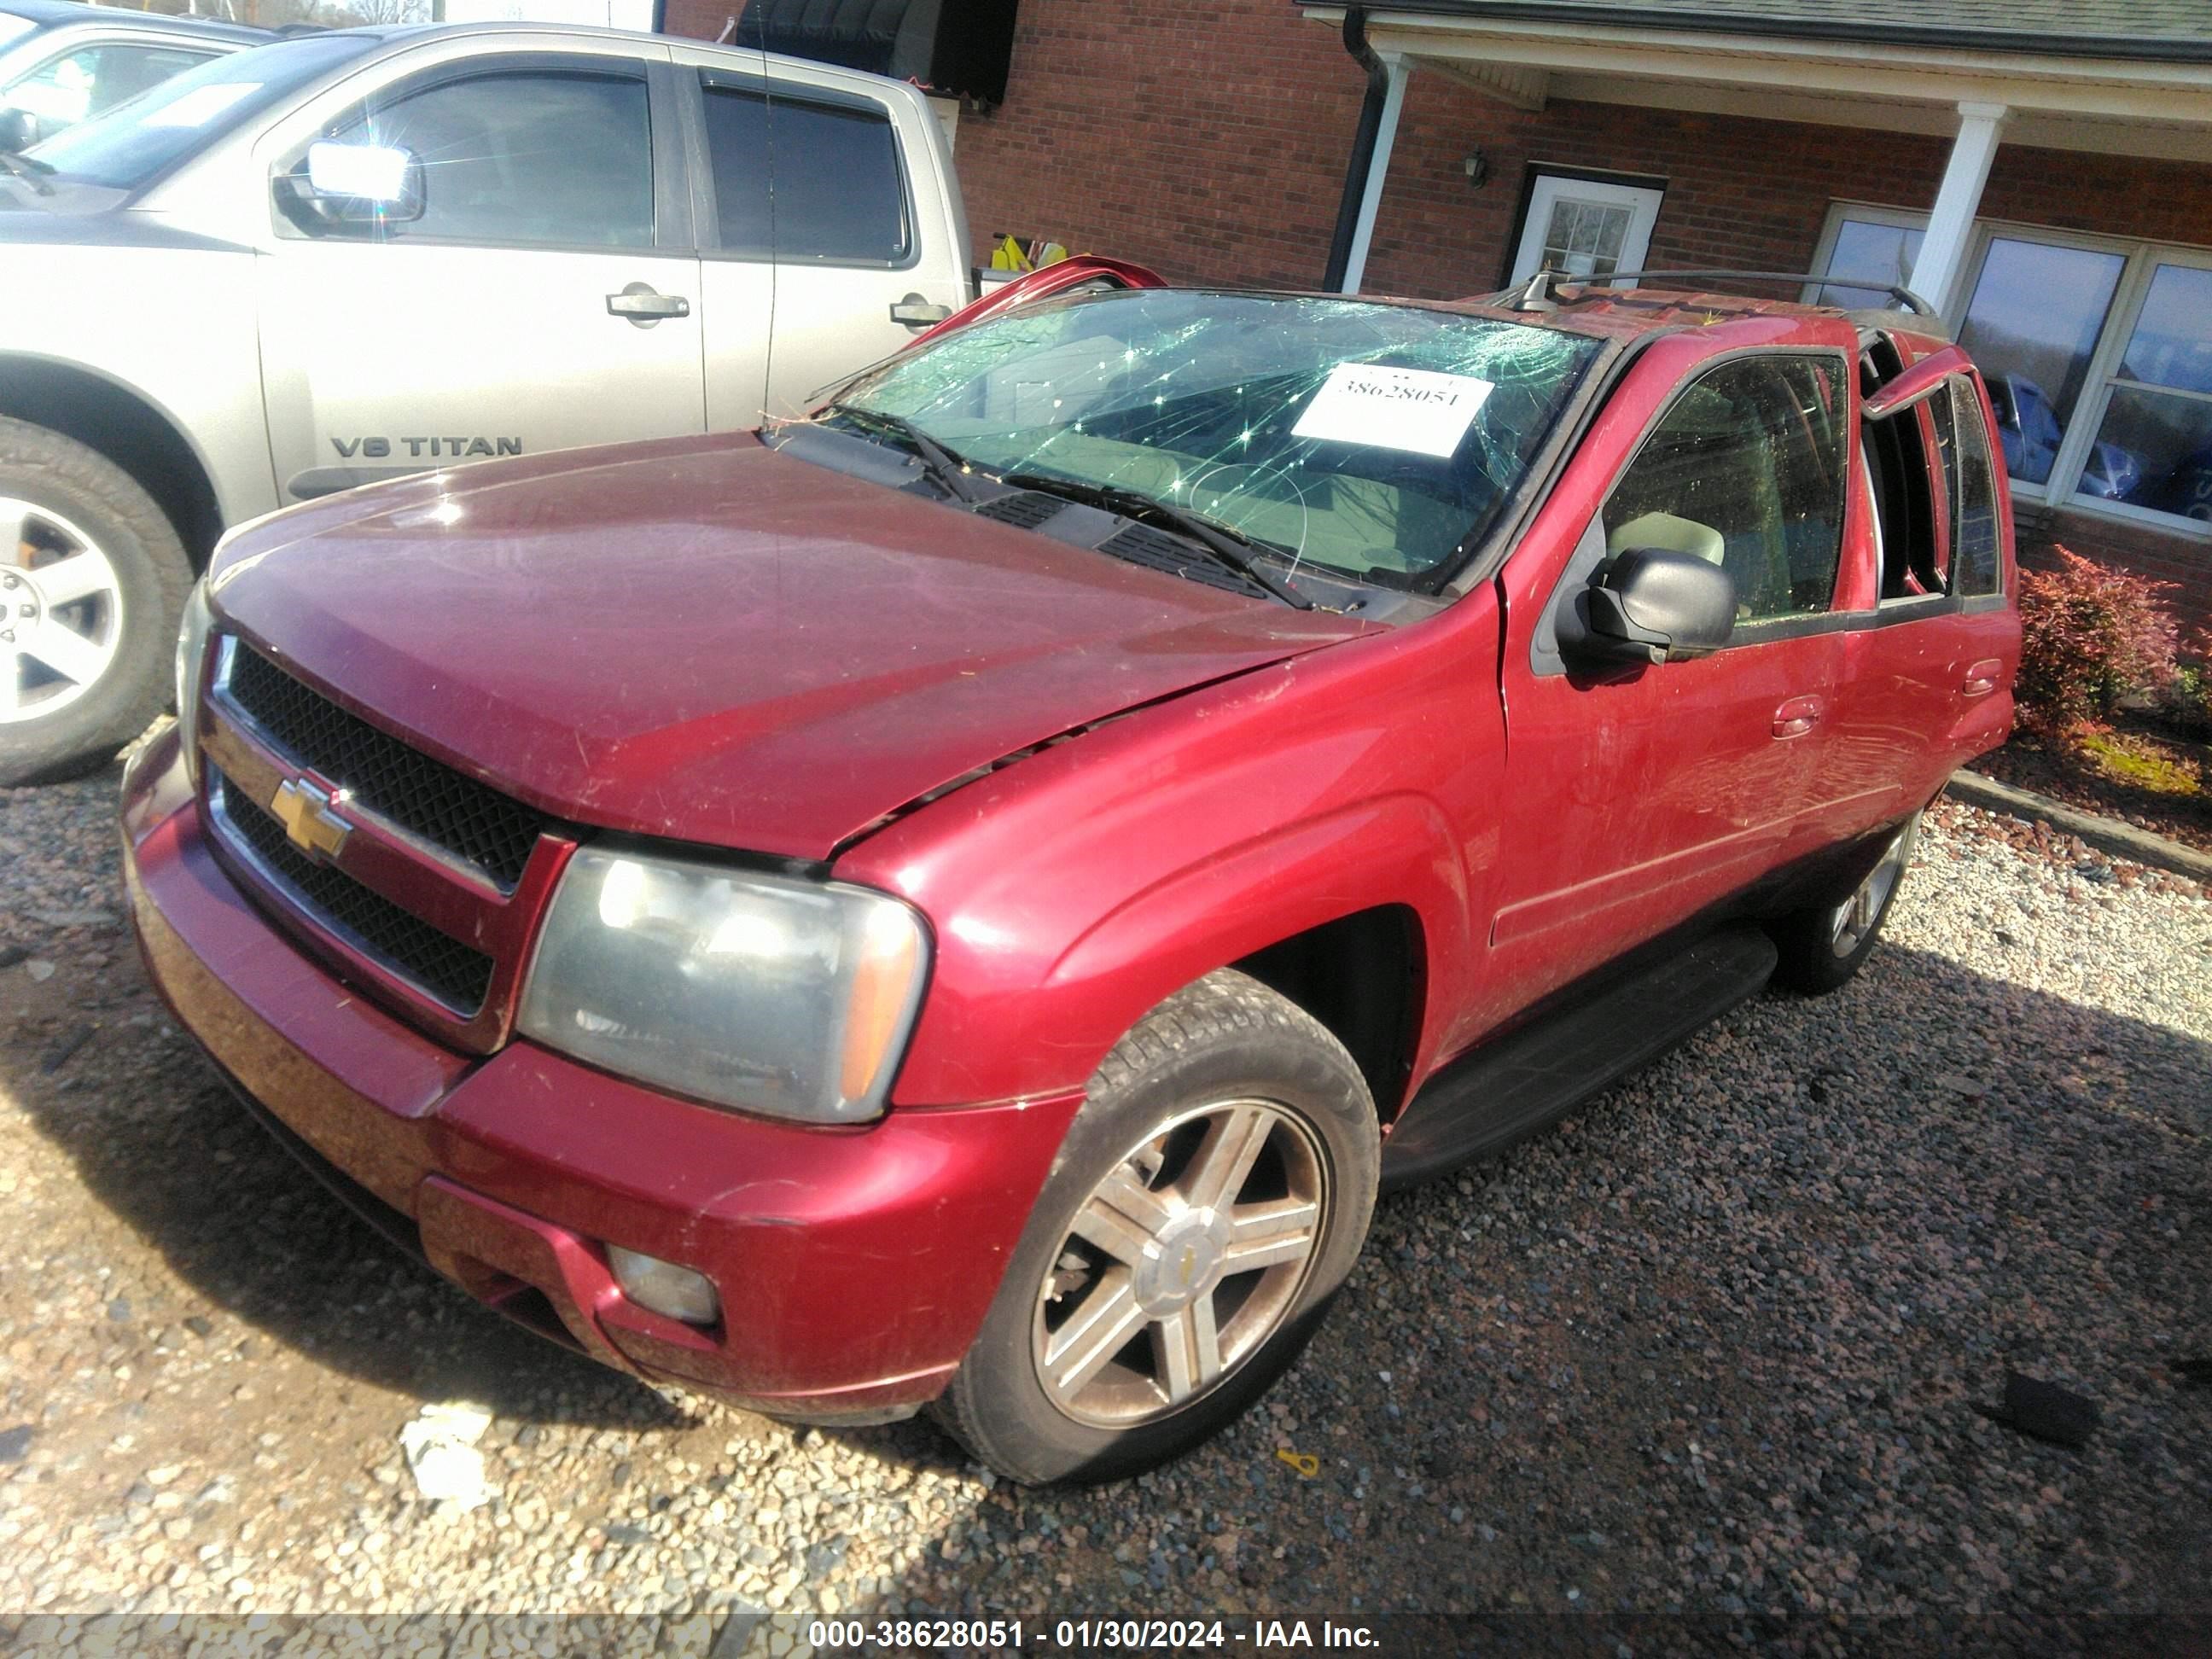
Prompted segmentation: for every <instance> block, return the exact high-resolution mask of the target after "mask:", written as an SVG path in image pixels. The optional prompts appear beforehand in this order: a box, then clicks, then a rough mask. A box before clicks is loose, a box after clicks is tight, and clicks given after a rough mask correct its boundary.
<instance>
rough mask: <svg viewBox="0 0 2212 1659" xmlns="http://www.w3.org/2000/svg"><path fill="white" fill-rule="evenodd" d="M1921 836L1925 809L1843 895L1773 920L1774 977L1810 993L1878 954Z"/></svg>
mask: <svg viewBox="0 0 2212 1659" xmlns="http://www.w3.org/2000/svg"><path fill="white" fill-rule="evenodd" d="M1919 836H1920V814H1919V813H1917V812H1915V813H1914V814H1913V815H1912V816H1911V817H1909V818H1907V819H1905V822H1904V823H1902V824H1900V825H1899V826H1898V828H1897V829H1896V831H1895V832H1894V833H1893V835H1892V836H1890V838H1889V840H1888V841H1887V842H1886V843H1884V845H1883V847H1882V850H1881V858H1880V859H1879V860H1877V861H1876V862H1875V866H1874V868H1873V869H1871V870H1869V871H1868V872H1867V873H1866V875H1865V877H1864V878H1863V879H1862V880H1861V881H1860V882H1859V884H1858V885H1857V886H1856V887H1854V888H1853V889H1852V890H1850V892H1849V893H1848V894H1846V895H1844V897H1843V898H1841V899H1840V900H1837V901H1835V902H1830V903H1826V904H1814V905H1808V907H1807V908H1804V909H1802V910H1799V911H1796V912H1794V913H1792V914H1791V915H1787V916H1784V918H1782V919H1781V920H1780V921H1777V922H1773V923H1771V924H1770V925H1769V927H1768V928H1767V931H1768V933H1771V934H1772V936H1773V939H1774V945H1775V950H1776V951H1777V952H1778V956H1777V959H1776V961H1775V964H1774V981H1775V983H1776V984H1778V985H1783V986H1786V987H1789V988H1790V989H1791V990H1793V991H1802V992H1803V993H1805V994H1807V995H1808V996H1822V995H1825V994H1826V993H1828V992H1830V991H1833V990H1836V989H1838V988H1839V987H1842V986H1843V985H1844V984H1845V983H1847V982H1848V981H1850V978H1851V977H1852V975H1855V974H1857V972H1858V970H1859V969H1860V967H1861V966H1862V965H1863V964H1864V963H1865V961H1866V959H1867V957H1869V956H1871V955H1872V954H1873V953H1874V947H1875V940H1876V939H1880V938H1881V927H1882V924H1883V923H1884V922H1885V921H1888V920H1889V912H1890V908H1891V907H1892V906H1893V905H1894V904H1895V903H1896V902H1897V896H1898V893H1899V891H1900V890H1902V889H1903V888H1904V886H1905V870H1906V868H1907V866H1910V865H1911V862H1912V848H1913V843H1914V842H1916V841H1917V840H1918V839H1919Z"/></svg>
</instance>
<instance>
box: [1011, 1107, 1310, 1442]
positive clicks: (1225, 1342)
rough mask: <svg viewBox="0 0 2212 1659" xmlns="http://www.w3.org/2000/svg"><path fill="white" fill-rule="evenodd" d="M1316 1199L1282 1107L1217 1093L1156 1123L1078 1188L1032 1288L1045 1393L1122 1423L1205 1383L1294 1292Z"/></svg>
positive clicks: (1250, 1345) (1291, 1120)
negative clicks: (1079, 1194) (1068, 1218)
mask: <svg viewBox="0 0 2212 1659" xmlns="http://www.w3.org/2000/svg"><path fill="white" fill-rule="evenodd" d="M1329 1198H1330V1194H1329V1176H1328V1160H1327V1158H1325V1157H1324V1156H1323V1154H1322V1149H1321V1144H1320V1142H1319V1140H1318V1139H1316V1136H1315V1134H1314V1133H1313V1131H1312V1130H1311V1129H1310V1128H1308V1127H1306V1125H1305V1124H1304V1122H1303V1121H1301V1120H1300V1119H1299V1118H1298V1117H1297V1115H1295V1114H1293V1113H1291V1111H1290V1110H1288V1109H1286V1108H1284V1107H1282V1106H1279V1105H1277V1104H1274V1103H1271V1102H1268V1101H1264V1100H1249V1099H1242V1100H1227V1101H1221V1102H1217V1103H1213V1104H1211V1105H1206V1106H1201V1107H1198V1108H1196V1109H1192V1110H1189V1111H1186V1112H1182V1113H1180V1114H1178V1115H1176V1116H1175V1117H1173V1118H1171V1119H1170V1120H1169V1121H1166V1122H1165V1123H1163V1124H1161V1125H1160V1126H1158V1127H1157V1128H1155V1129H1154V1130H1153V1131H1152V1133H1150V1134H1149V1135H1147V1136H1146V1138H1145V1139H1144V1140H1142V1141H1141V1142H1139V1144H1138V1145H1137V1146H1133V1147H1132V1148H1131V1149H1130V1150H1129V1152H1128V1153H1127V1156H1126V1157H1124V1158H1122V1159H1121V1162H1119V1163H1117V1164H1115V1166H1114V1167H1113V1168H1112V1169H1111V1170H1109V1171H1108V1172H1107V1174H1106V1175H1105V1176H1104V1177H1103V1179H1102V1180H1101V1181H1100V1182H1098V1184H1097V1186H1096V1187H1094V1188H1092V1189H1091V1194H1090V1196H1089V1197H1087V1198H1086V1199H1085V1200H1084V1202H1083V1204H1082V1206H1080V1207H1079V1209H1078V1210H1077V1211H1076V1213H1075V1218H1074V1220H1073V1223H1072V1224H1071V1225H1070V1226H1069V1229H1068V1231H1067V1234H1066V1237H1065V1238H1063V1239H1062V1240H1061V1242H1060V1248H1059V1249H1057V1250H1055V1251H1054V1255H1053V1260H1052V1265H1051V1266H1050V1267H1048V1269H1047V1271H1046V1273H1045V1274H1044V1279H1043V1282H1042V1284H1041V1285H1039V1287H1038V1291H1037V1298H1036V1312H1035V1316H1034V1317H1033V1319H1032V1322H1031V1339H1030V1352H1031V1358H1032V1359H1033V1361H1034V1363H1035V1364H1036V1374H1037V1377H1038V1380H1039V1382H1040V1383H1042V1385H1043V1389H1044V1392H1045V1395H1046V1397H1047V1398H1048V1399H1049V1400H1050V1401H1052V1403H1053V1405H1054V1407H1056V1408H1057V1409H1059V1410H1060V1412H1061V1413H1064V1414H1065V1415H1066V1416H1067V1417H1069V1418H1071V1419H1073V1420H1075V1421H1076V1422H1079V1423H1084V1424H1087V1425H1091V1426H1093V1427H1099V1428H1112V1429H1127V1428H1131V1427H1133V1426H1135V1425H1139V1424H1141V1423H1147V1422H1152V1421H1153V1420H1155V1419H1159V1418H1162V1417H1164V1416H1167V1415H1168V1414H1170V1413H1173V1412H1176V1411H1180V1410H1181V1409H1182V1408H1183V1407H1186V1406H1188V1405H1189V1404H1190V1403H1191V1401H1194V1400H1195V1399H1197V1398H1198V1397H1199V1396H1200V1395H1204V1394H1206V1393H1207V1392H1208V1391H1210V1390H1211V1389H1212V1388H1214V1387H1215V1386H1216V1385H1217V1384H1218V1383H1220V1382H1221V1381H1222V1380H1223V1379H1224V1378H1225V1377H1226V1376H1229V1375H1230V1374H1231V1372H1233V1371H1234V1370H1236V1369H1237V1366H1238V1365H1239V1364H1242V1363H1243V1361H1245V1360H1246V1359H1248V1358H1250V1357H1251V1356H1252V1354H1254V1353H1255V1352H1257V1351H1258V1350H1259V1349H1260V1348H1261V1346H1263V1345H1264V1344H1265V1343H1266V1342H1267V1339H1268V1338H1269V1337H1271V1336H1273V1334H1275V1332H1276V1331H1277V1330H1278V1329H1279V1328H1281V1326H1282V1324H1283V1322H1284V1320H1285V1318H1286V1317H1287V1316H1288V1315H1289V1313H1290V1311H1291V1309H1292V1308H1293V1307H1295V1306H1296V1305H1297V1300H1298V1292H1299V1291H1300V1289H1301V1287H1302V1286H1303V1285H1304V1282H1305V1279H1306V1274H1307V1271H1308V1269H1309V1268H1310V1267H1311V1265H1312V1262H1313V1257H1314V1253H1315V1250H1316V1248H1317V1247H1318V1245H1319V1243H1320V1242H1321V1239H1322V1233H1323V1230H1324V1227H1325V1225H1326V1224H1327V1221H1328V1206H1329Z"/></svg>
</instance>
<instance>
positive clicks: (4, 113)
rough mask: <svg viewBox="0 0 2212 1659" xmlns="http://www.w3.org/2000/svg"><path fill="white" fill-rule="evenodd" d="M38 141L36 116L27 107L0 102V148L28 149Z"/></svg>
mask: <svg viewBox="0 0 2212 1659" xmlns="http://www.w3.org/2000/svg"><path fill="white" fill-rule="evenodd" d="M38 142H39V123H38V118H36V117H35V116H33V114H32V113H31V112H30V111H28V110H27V109H17V108H16V107H15V106H14V105H13V104H0V149H30V147H31V146H32V145H33V144H35V143H38Z"/></svg>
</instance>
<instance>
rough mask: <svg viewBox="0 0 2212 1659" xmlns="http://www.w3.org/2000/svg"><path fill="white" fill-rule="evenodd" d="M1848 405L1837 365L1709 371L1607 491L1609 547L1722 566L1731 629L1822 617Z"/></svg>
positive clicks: (1835, 545) (1728, 365)
mask: <svg viewBox="0 0 2212 1659" xmlns="http://www.w3.org/2000/svg"><path fill="white" fill-rule="evenodd" d="M1844 407H1845V398H1844V365H1843V361H1842V360H1841V359H1840V358H1831V357H1824V356H1822V357H1811V356H1769V357H1740V358H1736V359H1734V360H1733V361H1731V362H1725V363H1723V364H1721V365H1720V366H1719V367H1718V368H1714V369H1712V370H1711V371H1709V372H1708V373H1707V374H1705V375H1703V376H1702V377H1700V378H1699V380H1697V381H1695V382H1694V383H1693V384H1692V385H1691V386H1689V387H1688V388H1687V389H1686V391H1684V392H1682V394H1681V395H1680V397H1678V398H1675V400H1674V403H1673V404H1671V405H1670V406H1669V407H1668V410H1667V413H1666V415H1665V416H1664V417H1663V418H1662V420H1661V422H1660V423H1659V426H1658V428H1657V429H1656V430H1655V431H1654V432H1653V433H1652V434H1651V435H1650V438H1649V439H1647V440H1646V441H1645V442H1644V447H1643V448H1642V449H1641V450H1640V451H1639V452H1638V454H1637V457H1636V459H1635V462H1634V463H1633V464H1632V465H1631V466H1630V468H1629V471H1628V474H1627V476H1626V477H1624V478H1622V479H1621V481H1620V483H1618V484H1616V485H1615V486H1614V488H1613V495H1612V498H1611V499H1610V500H1609V501H1607V503H1606V508H1605V532H1606V545H1607V548H1608V549H1609V550H1612V551H1613V552H1620V551H1622V550H1626V549H1627V548H1631V547H1657V548H1664V549H1667V550H1670V551H1674V552H1678V553H1690V554H1693V555H1695V556H1698V557H1699V558H1704V559H1708V560H1710V561H1711V562H1713V563H1715V564H1717V565H1719V566H1720V567H1721V568H1723V570H1725V571H1727V572H1728V574H1729V576H1730V577H1731V578H1732V579H1733V580H1735V598H1736V617H1737V619H1738V620H1739V621H1744V622H1756V621H1759V620H1760V619H1762V618H1765V617H1785V616H1790V615H1794V614H1797V613H1800V612H1804V611H1825V610H1826V609H1827V608H1828V605H1829V602H1830V600H1831V599H1832V598H1833V596H1834V593H1835V588H1836V565H1837V561H1838V556H1839V555H1840V554H1841V551H1842V548H1843V528H1844V455H1845V444H1844V418H1845V417H1844Z"/></svg>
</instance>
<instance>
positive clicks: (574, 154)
mask: <svg viewBox="0 0 2212 1659" xmlns="http://www.w3.org/2000/svg"><path fill="white" fill-rule="evenodd" d="M968 259H969V251H968V234H967V227H966V224H965V222H964V217H963V210H962V206H961V200H960V193H959V188H958V185H957V181H956V179H955V177H954V174H953V171H952V161H951V152H950V149H949V147H948V145H947V143H946V140H945V136H944V132H943V129H942V128H941V127H940V126H939V123H938V121H937V118H936V117H935V116H934V114H933V112H932V111H931V110H930V107H929V106H928V103H927V100H925V99H924V98H923V97H922V95H921V93H919V92H918V91H916V90H915V88H912V87H910V86H906V85H903V84H901V83H899V82H891V81H887V80H884V79H881V78H878V77H877V76H869V75H863V74H859V73H856V72H853V71H850V70H842V69H836V68H832V67H829V66H827V65H823V64H811V63H802V62H799V61H796V60H793V59H787V58H776V57H772V56H767V55H764V54H763V53H761V52H750V51H745V50H741V49H736V48H728V47H717V46H706V45H703V44H697V43H693V42H690V41H684V40H672V39H666V38H661V37H656V36H650V35H638V34H628V33H618V32H615V31H611V30H601V29H587V28H574V27H559V26H550V25H529V24H488V25H459V26H450V27H403V28H381V29H378V28H369V29H350V30H344V31H339V32H335V33H318V34H310V35H303V36H301V37H298V38H296V39H292V40H283V41H280V42H277V43H276V44H274V45H271V46H261V47H258V48H256V49H254V50H252V51H250V52H240V53H237V54H235V55H233V56H229V57H226V58H221V59H217V60H215V61H213V62H210V63H208V64H204V65H202V66H200V67H199V68H197V69H195V70H189V71H187V72H185V74H183V75H180V76H177V77H176V78H175V79H173V80H172V81H169V82H166V83H164V84H163V85H161V87H159V88H155V90H154V91H152V92H150V93H149V94H145V95H144V96H143V97H141V98H139V99H137V100H134V101H133V102H131V104H129V105H127V106H125V107H124V108H122V109H120V110H118V111H116V112H112V113H110V114H107V115H104V116H98V117H95V118H93V119H91V120H88V121H86V122H84V123H83V124H82V125H79V126H76V127H73V128H71V129H70V131H67V132H64V133H63V134H61V135H60V136H58V137H55V138H53V139H51V140H49V141H47V142H46V143H41V144H39V145H37V146H35V147H33V149H31V150H29V151H28V152H26V153H23V154H21V155H16V154H14V153H9V154H6V155H0V295H6V299H7V302H6V303H5V304H4V305H0V604H3V605H4V608H0V783H19V782H24V781H33V780H35V779H38V778H40V777H42V776H47V775H54V774H57V773H58V772H61V771H64V770H65V769H70V768H72V767H75V766H79V765H82V764H83V763H86V762H88V761H89V760H93V759H97V758H101V757H105V756H106V755H108V754H112V752H113V751H114V750H115V748H116V747H117V746H118V744H121V743H123V742H125V741H127V740H128V739H129V738H131V737H132V736H134V735H136V734H137V732H139V731H141V730H143V728H144V726H145V725H146V723H147V722H148V721H149V720H150V719H151V718H152V716H153V715H154V714H155V713H156V712H158V711H159V709H160V708H161V706H162V704H163V702H165V700H166V699H167V696H168V694H169V690H170V687H169V672H168V671H169V659H170V655H171V647H172V643H173V641H174V639H175V635H176V624H177V617H178V611H179V606H180V605H181V604H182V602H183V599H184V594H185V589H186V587H187V586H189V584H190V582H191V577H192V574H193V572H194V571H195V570H197V568H199V567H200V566H202V565H203V564H204V562H205V561H206V558H207V555H208V553H209V551H210V549H211V548H212V547H213V545H214V544H215V541H216V538H217V537H218V536H219V535H220V534H221V533H222V531H223V530H224V529H225V528H226V527H228V526H233V525H236V524H238V523H240V522H241V521H242V520H247V519H252V518H255V517H257V516H258V515H260V514H262V513H268V512H270V511H272V510H274V509H276V508H277V507H283V506H288V505H289V504H291V503H294V502H296V501H305V500H308V499H311V498H313V497H314V496H318V495H327V494H330V493H331V492H332V491H335V490H339V489H347V488H349V487H350V486H352V485H355V484H358V483H368V482H371V481H374V480H377V479H381V478H386V477H396V476H398V475H400V474H403V473H407V472H417V471H424V470H426V469H428V468H433V467H445V466H451V465H460V464H465V463H466V462H468V461H471V460H475V459H481V458H483V457H487V456H495V455H513V454H518V453H538V452H539V451H542V450H548V449H558V448H563V447H569V446H572V445H578V444H590V443H601V442H607V441H615V440H622V439H635V438H653V437H663V436H674V435H680V434H686V433H696V432H699V431H702V430H712V429H720V428H736V427H742V426H750V425H754V424H757V422H759V420H760V418H761V417H762V416H763V413H764V412H765V413H768V414H770V415H774V414H778V413H784V412H791V411H795V410H798V409H799V408H800V407H801V406H803V404H804V403H805V398H806V394H807V393H808V392H811V391H813V390H815V389H816V388H817V387H819V386H823V384H824V383H826V382H828V381H830V380H835V379H837V378H838V377H840V376H842V375H843V374H847V373H849V372H850V371H852V370H854V369H856V368H860V367H861V366H862V365H864V364H866V363H868V362H872V361H874V360H876V359H878V358H880V357H883V356H888V355H890V353H892V352H894V351H896V350H897V349H900V348H901V347H902V346H903V345H905V344H906V343H908V342H909V341H910V340H911V339H912V338H913V337H914V335H915V333H917V332H919V331H921V330H923V329H925V328H927V327H928V326H929V325H932V324H933V323H935V322H937V321H939V320H940V319H943V318H944V317H945V316H947V315H948V314H950V313H951V310H952V309H953V308H954V307H957V306H958V305H960V304H961V303H963V301H965V300H966V299H967V298H968V297H969V283H970V280H971V277H970V272H969V263H968ZM392 599H393V603H395V604H397V605H406V604H408V603H410V599H409V596H408V595H407V594H405V593H404V592H395V593H394V594H393V595H392Z"/></svg>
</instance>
